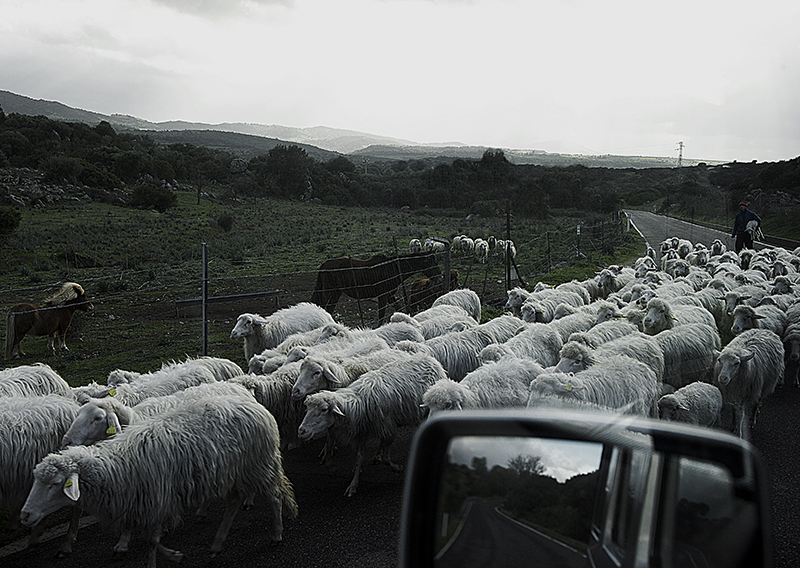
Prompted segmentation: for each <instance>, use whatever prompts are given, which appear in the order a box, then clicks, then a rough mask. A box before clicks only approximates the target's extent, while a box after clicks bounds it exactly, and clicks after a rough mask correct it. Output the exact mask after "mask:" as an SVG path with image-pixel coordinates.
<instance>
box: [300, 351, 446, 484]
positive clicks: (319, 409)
mask: <svg viewBox="0 0 800 568" xmlns="http://www.w3.org/2000/svg"><path fill="white" fill-rule="evenodd" d="M446 377H447V376H446V375H445V372H444V369H443V368H442V366H441V364H439V363H438V362H437V361H436V360H435V359H433V358H432V357H430V356H428V355H416V356H414V357H413V358H411V359H410V360H407V361H401V362H396V363H388V364H386V365H384V366H383V367H381V368H380V369H376V370H374V371H370V372H368V373H365V374H364V375H362V376H361V377H360V378H359V379H358V380H356V381H354V382H353V383H352V384H350V386H348V387H345V388H342V389H338V390H335V391H320V392H318V393H314V394H312V395H310V396H308V397H306V399H305V404H306V408H307V410H306V415H305V417H304V418H303V422H302V423H301V424H300V427H299V428H298V432H297V434H298V437H299V438H300V439H301V440H303V441H306V440H311V439H314V438H318V437H320V436H323V435H326V434H327V435H329V436H332V437H333V438H334V439H335V441H336V442H337V443H338V444H340V445H352V446H355V447H356V450H357V453H356V463H355V467H354V474H353V479H352V480H351V481H350V484H349V485H348V487H347V491H346V492H345V494H346V495H347V496H348V497H351V496H353V495H355V493H356V490H357V489H358V485H359V478H360V476H361V466H362V463H363V461H364V452H365V450H366V446H367V443H368V442H369V441H370V440H374V439H376V438H377V439H378V440H380V449H379V454H378V455H379V456H380V459H381V460H382V461H383V462H385V463H388V464H389V465H390V466H391V467H392V468H393V469H395V470H399V469H400V466H398V465H396V464H394V463H392V461H391V457H390V455H389V447H390V446H391V444H392V442H393V441H394V438H395V436H396V435H397V430H398V428H400V427H401V426H416V425H418V424H419V423H420V422H421V421H422V420H423V418H424V412H423V409H422V407H421V404H422V397H423V395H424V394H425V391H426V390H427V389H428V387H430V386H431V385H433V384H434V383H435V382H436V381H439V380H441V379H444V378H446Z"/></svg>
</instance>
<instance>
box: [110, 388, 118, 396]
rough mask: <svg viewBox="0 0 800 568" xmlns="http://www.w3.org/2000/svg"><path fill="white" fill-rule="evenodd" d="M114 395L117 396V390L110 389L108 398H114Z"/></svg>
mask: <svg viewBox="0 0 800 568" xmlns="http://www.w3.org/2000/svg"><path fill="white" fill-rule="evenodd" d="M115 394H117V389H111V390H110V391H108V396H114V395H115Z"/></svg>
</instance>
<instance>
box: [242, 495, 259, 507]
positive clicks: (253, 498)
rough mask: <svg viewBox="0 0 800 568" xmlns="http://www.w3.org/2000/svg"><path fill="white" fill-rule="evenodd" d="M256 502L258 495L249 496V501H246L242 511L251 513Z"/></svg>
mask: <svg viewBox="0 0 800 568" xmlns="http://www.w3.org/2000/svg"><path fill="white" fill-rule="evenodd" d="M255 501H256V494H255V493H251V494H250V495H248V496H247V499H245V500H244V503H243V504H242V509H244V510H245V511H249V510H250V509H252V508H253V503H255Z"/></svg>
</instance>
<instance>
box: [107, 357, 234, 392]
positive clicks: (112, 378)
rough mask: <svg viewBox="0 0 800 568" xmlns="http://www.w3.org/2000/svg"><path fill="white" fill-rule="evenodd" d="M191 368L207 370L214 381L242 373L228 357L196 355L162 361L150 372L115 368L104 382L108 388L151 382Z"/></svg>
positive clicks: (202, 371) (209, 377)
mask: <svg viewBox="0 0 800 568" xmlns="http://www.w3.org/2000/svg"><path fill="white" fill-rule="evenodd" d="M192 369H200V370H201V371H200V372H201V373H205V372H206V371H207V372H208V374H207V376H208V379H209V381H208V382H211V379H212V378H213V379H214V380H216V381H227V380H228V379H230V378H231V377H236V376H238V375H241V374H242V368H241V367H240V366H239V365H237V364H236V363H234V362H233V361H231V360H230V359H223V358H220V357H198V358H197V359H192V358H187V359H186V360H185V361H181V362H176V361H172V362H170V363H164V364H163V365H161V369H159V370H157V371H152V372H150V373H137V372H136V371H127V370H123V369H115V370H114V371H111V372H110V373H109V374H108V378H107V379H106V384H107V385H108V386H109V388H115V387H118V386H119V385H124V384H130V383H140V384H144V383H146V382H153V381H156V382H157V381H159V380H162V378H164V377H174V376H177V375H179V374H181V373H183V372H184V371H190V370H192Z"/></svg>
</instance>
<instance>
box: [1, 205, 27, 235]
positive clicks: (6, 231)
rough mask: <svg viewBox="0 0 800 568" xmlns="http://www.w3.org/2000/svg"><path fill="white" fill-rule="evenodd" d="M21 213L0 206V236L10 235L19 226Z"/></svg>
mask: <svg viewBox="0 0 800 568" xmlns="http://www.w3.org/2000/svg"><path fill="white" fill-rule="evenodd" d="M21 219H22V215H21V214H20V212H19V211H17V210H16V209H12V208H11V207H0V236H6V235H10V234H11V233H13V232H14V231H16V230H17V229H18V228H19V223H20V220H21Z"/></svg>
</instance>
